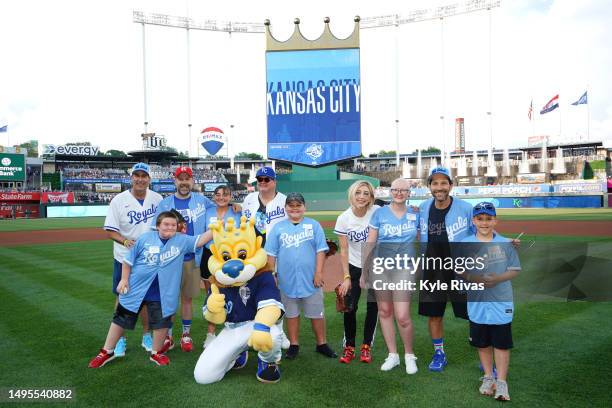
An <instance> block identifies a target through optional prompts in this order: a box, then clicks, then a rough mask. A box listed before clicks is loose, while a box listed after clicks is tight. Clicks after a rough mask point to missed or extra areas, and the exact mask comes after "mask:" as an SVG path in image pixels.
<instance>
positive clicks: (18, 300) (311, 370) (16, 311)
mask: <svg viewBox="0 0 612 408" xmlns="http://www.w3.org/2000/svg"><path fill="white" fill-rule="evenodd" d="M522 211H524V210H522ZM587 212H588V211H587ZM336 214H337V213H335V214H327V213H326V214H319V213H317V214H313V215H312V216H314V217H315V218H317V219H319V220H331V219H335V216H336ZM542 214H543V213H540V216H539V217H538V218H537V219H542ZM581 214H583V213H582V212H576V213H573V212H566V213H554V214H551V217H566V216H567V217H576V216H579V215H581ZM601 214H602V215H603V218H604V219H607V217H609V213H607V212H606V213H604V212H602V213H601ZM516 216H519V217H520V216H521V213H518V214H517V215H516ZM523 216H524V217H530V216H531V214H528V213H524V215H523ZM536 216H537V214H536ZM328 217H329V218H328ZM555 219H557V218H555ZM101 224H102V220H101V219H99V218H95V219H78V220H58V219H55V220H26V221H24V220H17V221H3V222H0V227H1V228H2V229H1V230H0V231H12V230H24V229H28V230H36V229H46V228H87V227H99V226H101ZM326 233H327V234H329V235H331V231H330V230H329V229H328V230H327V231H326ZM526 238H531V237H526ZM524 239H525V238H524ZM537 239H538V240H549V241H550V240H555V239H557V240H559V241H562V239H560V238H559V237H537ZM573 239H574V240H576V241H580V242H595V241H597V242H607V243H610V242H612V239H604V238H601V237H600V238H597V239H595V238H590V237H580V238H573ZM111 253H112V246H111V242H110V241H92V242H79V243H56V244H47V245H36V246H29V245H24V246H18V247H11V248H4V247H0V257H1V259H2V263H1V264H0V273H1V276H2V280H1V281H0V298H1V299H2V302H1V304H0V313H1V314H2V319H1V320H0V332H1V333H2V335H1V336H0V346H1V350H2V351H3V353H2V358H3V364H2V370H0V388H4V389H6V388H20V389H23V388H66V387H70V388H73V389H74V390H75V397H76V400H75V401H74V402H73V404H72V405H73V406H151V405H155V404H164V405H170V406H173V405H179V406H185V407H190V406H212V407H216V406H223V407H225V406H253V407H255V406H273V407H277V406H278V407H280V406H307V405H308V406H312V407H319V406H330V407H332V406H333V407H336V406H342V407H356V406H370V407H374V406H385V407H387V406H398V407H399V406H402V407H404V406H422V407H429V406H465V407H474V406H497V405H498V404H499V403H498V402H496V401H494V400H492V399H490V398H487V397H482V396H480V395H479V394H478V384H479V383H478V379H479V377H480V375H481V374H480V372H479V369H478V359H477V355H476V351H475V350H473V349H472V348H471V347H470V346H469V345H468V343H467V325H466V323H465V322H464V321H461V320H458V319H454V318H452V317H451V316H449V317H447V318H446V319H445V330H446V333H445V341H446V346H445V348H446V351H447V354H448V357H449V366H448V367H447V369H446V370H445V372H443V373H430V372H429V371H427V364H428V363H429V360H430V358H431V354H432V347H431V344H430V340H429V336H428V334H427V324H426V320H425V319H424V318H422V317H419V316H418V315H417V313H416V310H415V307H414V306H413V312H412V316H413V321H414V325H415V353H416V355H417V356H418V357H419V360H418V366H419V370H420V371H419V373H418V374H416V375H414V376H408V375H406V373H405V371H403V366H402V368H397V369H395V370H393V371H391V372H386V373H383V372H381V371H380V370H379V367H380V364H381V363H382V361H383V360H384V358H385V357H386V353H387V351H386V347H385V346H384V342H383V339H382V334H381V333H380V330H379V331H378V333H377V336H376V339H375V344H374V352H373V355H374V362H373V363H372V364H371V365H366V364H362V363H358V362H353V363H352V364H350V365H349V366H345V365H341V364H339V363H338V362H337V361H336V360H329V359H326V358H324V357H322V356H319V355H317V354H316V353H315V352H314V339H313V336H312V334H311V330H310V328H309V325H308V324H307V323H306V322H304V324H303V326H302V331H301V345H302V347H301V349H302V350H301V354H300V356H299V358H298V359H297V360H295V361H283V362H282V365H281V370H282V373H283V378H282V380H281V382H280V383H279V384H276V385H267V384H261V383H259V382H258V381H257V380H256V379H255V371H256V353H254V352H251V353H250V360H249V363H248V364H247V367H245V368H244V369H242V370H240V371H230V372H229V373H228V374H227V375H226V377H225V379H224V380H223V381H221V382H220V383H217V384H214V385H208V386H202V385H197V384H196V383H195V382H194V380H193V368H194V366H195V362H196V360H197V358H198V356H199V353H198V351H199V350H200V348H199V346H200V344H201V341H202V340H203V337H204V331H205V329H204V327H205V324H204V322H203V320H202V318H201V313H200V312H199V311H200V308H201V305H202V301H203V299H202V298H201V299H198V300H197V302H195V303H196V304H195V306H194V310H195V312H194V324H193V329H192V331H193V336H194V340H195V341H196V346H197V347H196V350H195V352H193V353H182V352H181V351H180V350H179V349H178V347H177V348H175V350H173V351H171V352H170V353H169V354H168V355H169V357H170V359H171V361H172V363H171V365H170V366H169V367H156V366H154V365H153V364H152V363H150V362H149V361H148V356H147V354H146V353H145V352H144V350H143V349H142V348H141V347H140V332H139V330H138V326H137V330H135V331H134V333H130V334H129V335H128V354H127V356H126V357H125V358H123V359H117V360H115V361H114V362H112V363H111V364H109V365H108V366H106V367H104V368H102V369H99V370H92V369H88V368H87V363H88V361H89V360H90V359H91V358H92V357H93V356H94V355H95V354H96V353H97V351H98V349H99V348H100V347H101V346H102V344H103V342H104V338H105V336H106V331H107V329H108V325H109V322H110V319H111V317H112V311H113V302H114V298H113V296H112V295H111V293H110V286H111V274H112V255H111ZM364 309H365V304H364V303H363V300H362V304H361V308H360V312H359V314H360V316H359V320H358V336H357V341H360V340H361V335H360V331H361V330H362V328H363V313H364ZM449 314H450V315H452V311H451V309H449ZM326 315H327V327H328V342H329V343H330V345H332V346H333V347H334V348H335V349H336V350H337V351H340V343H341V340H342V336H343V334H342V333H343V328H342V327H343V326H342V315H341V314H338V313H336V312H335V310H334V299H333V297H332V296H331V295H330V294H327V295H326ZM610 315H612V303H587V302H571V303H567V302H530V303H524V302H519V303H517V305H516V314H515V320H514V323H513V332H514V333H513V336H514V343H515V349H514V350H513V352H512V359H511V365H510V375H509V385H510V393H511V397H512V402H511V403H510V404H513V405H515V406H575V407H582V406H587V405H588V406H609V405H610V403H609V382H610V380H609V379H610V378H611V376H612V369H611V368H610V365H609V362H610V361H612V327H611V326H610V323H609V321H610V318H609V316H610ZM606 322H608V323H606ZM175 337H176V335H175ZM398 344H399V342H398ZM5 401H6V400H4V401H2V402H5ZM16 406H24V405H23V404H16Z"/></svg>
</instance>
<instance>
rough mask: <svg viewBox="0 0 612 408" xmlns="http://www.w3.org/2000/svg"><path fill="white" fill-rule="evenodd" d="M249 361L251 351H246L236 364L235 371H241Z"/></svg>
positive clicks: (241, 354)
mask: <svg viewBox="0 0 612 408" xmlns="http://www.w3.org/2000/svg"><path fill="white" fill-rule="evenodd" d="M247 361H249V350H244V351H243V352H242V353H240V355H239V356H238V358H237V359H236V361H235V362H234V370H240V369H241V368H242V367H244V366H245V365H246V363H247Z"/></svg>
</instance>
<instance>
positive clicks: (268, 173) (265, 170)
mask: <svg viewBox="0 0 612 408" xmlns="http://www.w3.org/2000/svg"><path fill="white" fill-rule="evenodd" d="M255 177H269V178H271V179H272V180H276V173H275V172H274V169H273V168H272V167H260V168H259V170H257V173H256V174H255Z"/></svg>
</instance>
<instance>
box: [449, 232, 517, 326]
mask: <svg viewBox="0 0 612 408" xmlns="http://www.w3.org/2000/svg"><path fill="white" fill-rule="evenodd" d="M461 242H472V243H477V244H475V246H476V248H474V251H472V250H470V253H471V254H473V255H472V256H481V257H484V258H485V259H486V262H485V269H483V271H482V273H484V274H496V275H500V274H502V273H504V272H506V271H507V270H509V269H510V270H520V269H521V264H520V261H519V258H518V255H517V254H516V250H515V249H514V247H513V246H512V243H511V242H510V239H508V238H505V237H502V236H501V235H499V234H495V235H494V236H493V240H491V241H490V242H481V241H480V240H478V238H477V237H476V235H470V236H468V237H466V238H464V239H463V240H462V241H461ZM479 274H480V273H479ZM467 309H468V316H469V318H470V321H472V322H474V323H479V324H507V323H510V322H512V318H513V316H514V303H513V301H512V284H511V283H510V281H509V280H507V281H504V282H501V283H498V284H497V285H495V286H494V287H492V288H488V289H485V290H473V291H469V292H468V303H467Z"/></svg>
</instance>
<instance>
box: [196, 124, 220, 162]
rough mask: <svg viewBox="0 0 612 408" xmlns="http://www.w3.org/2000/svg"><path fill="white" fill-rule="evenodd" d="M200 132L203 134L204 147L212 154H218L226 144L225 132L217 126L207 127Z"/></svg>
mask: <svg viewBox="0 0 612 408" xmlns="http://www.w3.org/2000/svg"><path fill="white" fill-rule="evenodd" d="M200 133H201V134H202V143H201V144H202V147H203V148H204V150H206V151H207V152H208V154H210V155H211V156H214V155H215V154H217V153H218V152H219V150H221V148H222V147H223V145H224V144H225V134H224V133H223V131H222V130H221V129H219V128H217V127H207V128H206V129H204V130H202V132H200Z"/></svg>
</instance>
